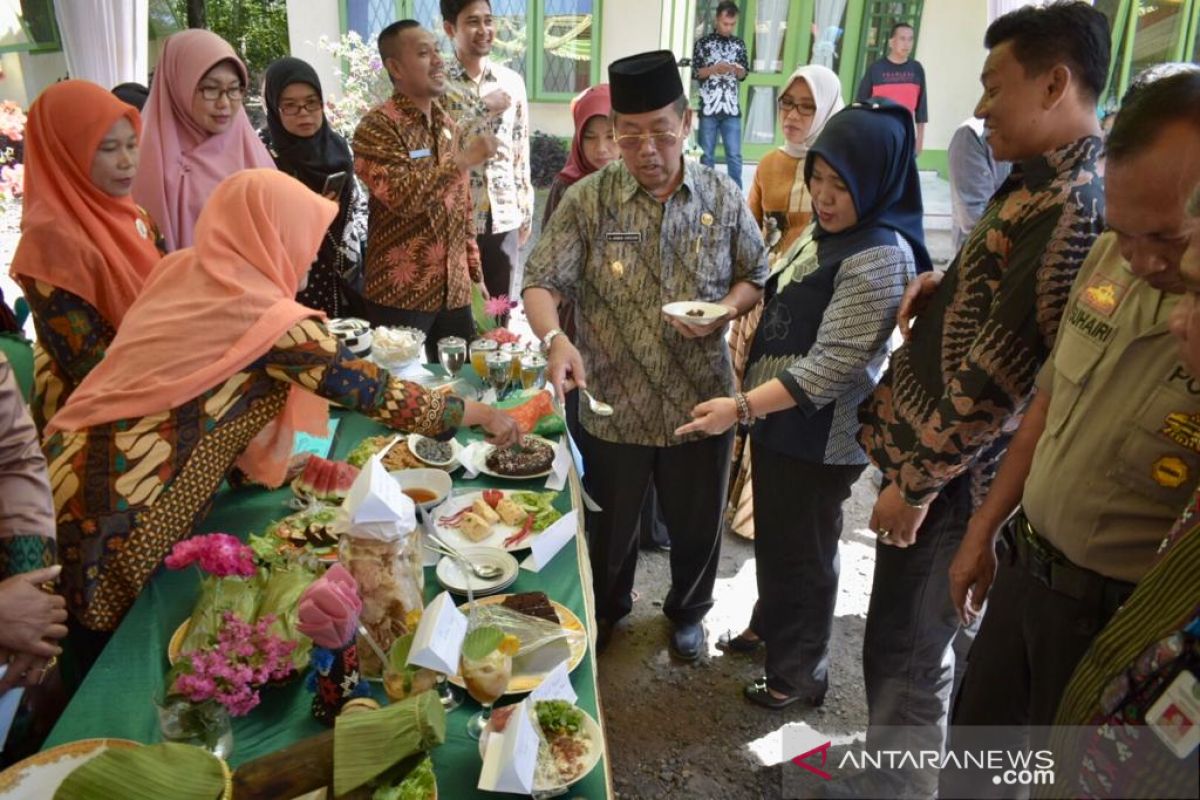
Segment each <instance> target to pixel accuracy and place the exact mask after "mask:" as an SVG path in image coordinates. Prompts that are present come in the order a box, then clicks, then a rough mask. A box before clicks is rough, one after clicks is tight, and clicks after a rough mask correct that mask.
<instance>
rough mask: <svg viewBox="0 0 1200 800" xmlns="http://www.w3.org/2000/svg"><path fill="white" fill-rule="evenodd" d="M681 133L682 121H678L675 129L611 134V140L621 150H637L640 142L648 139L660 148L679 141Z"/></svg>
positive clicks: (640, 144)
mask: <svg viewBox="0 0 1200 800" xmlns="http://www.w3.org/2000/svg"><path fill="white" fill-rule="evenodd" d="M682 135H683V123H682V122H681V123H679V130H677V131H656V132H654V133H625V134H622V135H620V136H617V135H616V134H615V133H614V134H613V141H614V142H616V143H617V147H619V148H621V149H622V150H637V149H638V148H640V147H641V146H642V142H645V141H649V142H650V144H652V145H654V147H655V148H657V149H659V150H661V149H662V148H664V147H669V146H670V145H673V144H675V142H677V141H679V138H680V137H681V136H682Z"/></svg>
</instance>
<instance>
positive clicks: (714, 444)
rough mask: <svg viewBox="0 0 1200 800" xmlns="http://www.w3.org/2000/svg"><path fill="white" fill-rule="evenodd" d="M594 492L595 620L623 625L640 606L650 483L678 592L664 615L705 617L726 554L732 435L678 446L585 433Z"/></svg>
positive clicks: (679, 620)
mask: <svg viewBox="0 0 1200 800" xmlns="http://www.w3.org/2000/svg"><path fill="white" fill-rule="evenodd" d="M581 433H582V435H581V436H580V437H579V447H580V450H581V452H582V455H583V458H584V460H585V461H586V462H587V470H586V473H585V475H584V483H585V484H586V486H587V490H588V493H589V494H590V495H591V496H592V497H593V498H594V499H595V501H596V502H597V503H599V504H600V507H601V508H602V509H603V510H602V511H600V512H598V513H591V512H589V514H588V524H587V530H588V548H589V550H590V552H591V561H592V585H593V590H594V592H595V595H596V617H597V618H598V619H602V620H607V621H609V622H616V621H617V620H619V619H621V618H622V617H624V616H625V615H626V614H628V613H629V612H630V611H631V610H632V609H633V598H632V596H631V594H630V593H631V592H632V590H633V578H634V573H635V571H636V569H637V558H638V530H639V524H638V518H639V516H640V514H641V510H642V508H643V504H644V503H645V499H646V490H647V489H648V488H649V486H650V485H651V484H653V485H654V488H655V489H656V490H657V492H658V502H659V505H660V507H661V508H662V513H663V517H664V519H665V520H666V523H667V529H668V530H669V531H670V537H671V555H670V558H671V589H670V591H669V592H668V593H667V597H666V600H664V601H663V613H664V614H666V615H667V618H668V619H670V620H671V621H672V622H674V623H676V624H690V623H696V622H700V621H701V620H702V619H704V615H705V614H707V613H708V610H709V609H710V608H712V604H713V600H712V592H713V584H714V583H715V581H716V577H717V564H718V562H719V561H720V552H721V538H720V537H721V512H722V510H723V506H724V504H725V487H726V483H728V480H729V459H730V455H731V453H732V450H733V434H732V432H730V433H727V434H724V435H721V436H711V437H709V438H707V439H702V440H700V441H696V442H688V443H686V444H679V445H674V446H672V447H647V446H643V445H636V444H616V443H614V442H607V441H604V440H602V439H597V438H596V437H594V436H592V435H590V434H589V433H588V432H587V431H582V432H581Z"/></svg>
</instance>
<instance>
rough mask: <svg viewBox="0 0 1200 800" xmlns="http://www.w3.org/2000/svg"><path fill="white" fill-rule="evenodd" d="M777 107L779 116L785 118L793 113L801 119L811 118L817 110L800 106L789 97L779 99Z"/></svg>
mask: <svg viewBox="0 0 1200 800" xmlns="http://www.w3.org/2000/svg"><path fill="white" fill-rule="evenodd" d="M777 104H778V106H779V115H780V116H781V117H785V116H787V115H788V114H790V113H791V112H793V111H795V112H796V113H797V114H799V115H800V116H802V117H811V116H814V115H815V114H816V113H817V109H815V108H813V107H812V106H802V105H800V104H799V103H797V102H796V101H795V100H793V99H792V98H790V97H786V96H785V97H781V98H779V100H778V102H777Z"/></svg>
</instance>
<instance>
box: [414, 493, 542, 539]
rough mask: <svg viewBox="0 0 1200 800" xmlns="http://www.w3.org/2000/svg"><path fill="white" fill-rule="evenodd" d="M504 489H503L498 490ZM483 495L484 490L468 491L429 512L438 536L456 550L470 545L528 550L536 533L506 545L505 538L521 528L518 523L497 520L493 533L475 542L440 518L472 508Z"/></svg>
mask: <svg viewBox="0 0 1200 800" xmlns="http://www.w3.org/2000/svg"><path fill="white" fill-rule="evenodd" d="M496 491H503V490H499V489H498V490H496ZM509 494H510V492H504V496H505V497H508V495H509ZM481 497H483V492H482V491H479V492H468V493H467V494H460V495H455V496H452V497H451V498H450V499H449V500H447V501H446V502H444V503H442V504H441V505H440V506H438V507H437V508H435V509H433V510H432V511H430V512H429V520H430V522H432V523H433V527H434V530H435V532H436V533H437V535H438V537H439V538H441V539H442V541H444V542H445V543H446V544H448V545H450V546H451V547H453V548H454V549H455V550H466V549H467V548H469V547H494V548H496V549H497V550H507V551H508V552H510V553H515V552H517V551H518V550H528V549H529V547H530V539H531V538H532V537H533V536H536V534H534V533H531V534H529V536H527V537H525V539H524V540H522V541H520V542H518V543H516V544H515V545H512V546H510V547H505V546H504V540H505V539H507V538H508V537H510V536H512V535H513V534H514V533H516V532H517V531H519V530H521V529H520V527H518V526H516V525H505V524H504V522H503V521H501V522H497V523H496V524H495V525H493V526H492V533H491V535H489V536H488V537H487V538H486V539H480V540H479V541H478V542H473V541H471V540H470V539H468V538H467V537H466V536H465V535H464V534H463V532H462V531H460V530H459V529H458V528H451V527H450V526H449V525H443V524H442V523H441V522H440V521H439V520H441V519H442V518H443V517H452V516H454V515H455V514H457V513H458V512H459V511H461V510H462V509H464V508H470V507H471V505H472V504H473V503H474V502H475V501H476V500H477V499H479V498H481Z"/></svg>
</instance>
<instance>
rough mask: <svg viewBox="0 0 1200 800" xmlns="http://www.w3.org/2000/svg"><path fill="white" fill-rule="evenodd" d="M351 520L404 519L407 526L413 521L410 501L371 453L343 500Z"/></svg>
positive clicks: (413, 513)
mask: <svg viewBox="0 0 1200 800" xmlns="http://www.w3.org/2000/svg"><path fill="white" fill-rule="evenodd" d="M343 508H345V509H346V511H347V513H348V514H349V515H350V522H351V524H355V523H361V522H394V521H395V522H405V523H406V526H405V527H407V529H408V530H412V529H413V527H415V525H416V512H415V508H416V507H415V506H414V505H413V501H412V499H411V498H409V496H408V495H406V494H405V493H404V491H403V490H402V489H401V488H400V484H398V483H396V481H395V480H394V479H393V478H392V476H391V475H389V474H388V471H387V467H385V466H383V460H382V459H381V458H379V457H378V456H373V457H372V458H371V459H369V460H368V461H367V463H366V464H365V465H364V466H363V468H362V471H361V472H359V473H358V477H357V478H355V479H354V483H353V484H352V485H351V486H350V492H349V494H348V495H347V496H346V502H345V503H344V504H343Z"/></svg>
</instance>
